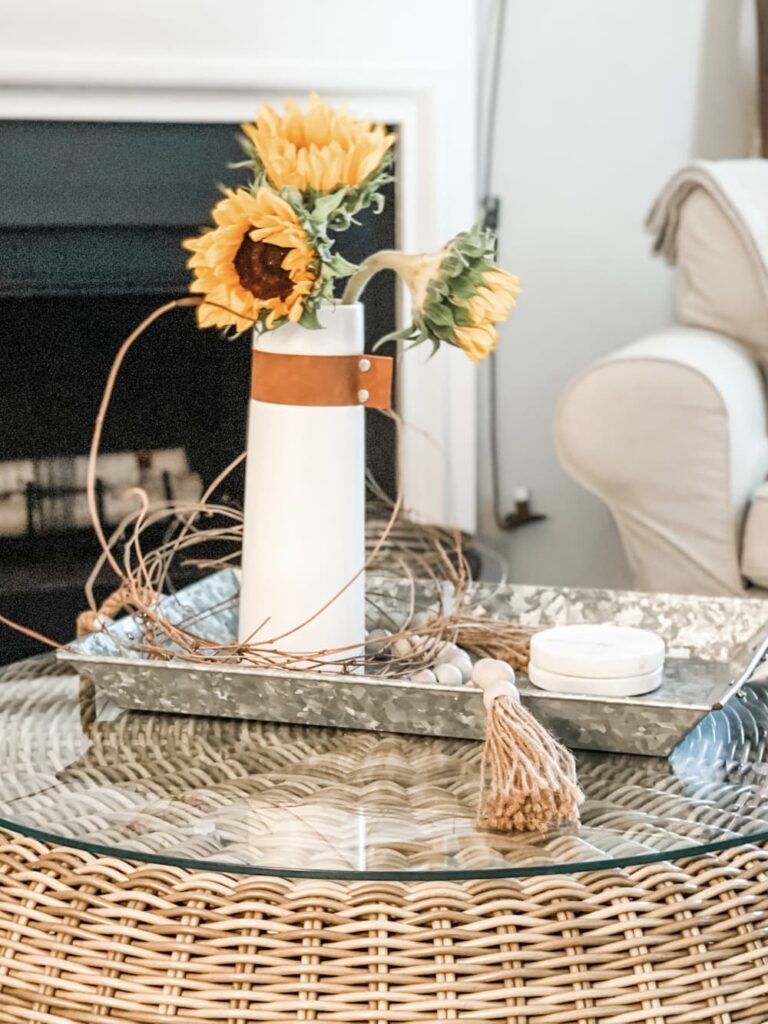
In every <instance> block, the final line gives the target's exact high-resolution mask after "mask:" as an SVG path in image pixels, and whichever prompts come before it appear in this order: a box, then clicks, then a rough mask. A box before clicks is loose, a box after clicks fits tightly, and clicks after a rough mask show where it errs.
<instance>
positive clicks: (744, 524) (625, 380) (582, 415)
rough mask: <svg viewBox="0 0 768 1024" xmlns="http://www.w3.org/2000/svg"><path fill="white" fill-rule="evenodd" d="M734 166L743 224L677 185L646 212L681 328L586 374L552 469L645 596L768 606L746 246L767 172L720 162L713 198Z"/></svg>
mask: <svg viewBox="0 0 768 1024" xmlns="http://www.w3.org/2000/svg"><path fill="white" fill-rule="evenodd" d="M739 163H743V164H746V163H750V164H751V166H750V167H748V168H747V169H746V170H747V174H748V175H749V176H751V178H750V180H754V181H756V182H757V187H756V189H755V188H752V189H751V190H747V191H748V192H749V193H750V197H749V202H750V203H752V207H751V209H750V210H748V211H747V212H748V216H747V217H746V218H745V217H744V216H743V213H744V210H743V209H742V210H739V208H738V205H739V204H738V202H737V203H736V204H735V208H734V204H733V203H732V202H731V199H730V197H729V196H728V195H727V194H725V195H724V194H723V193H724V192H725V193H727V191H728V189H727V188H726V189H725V190H723V189H722V188H720V189H719V191H718V188H715V189H710V188H708V187H707V186H706V181H704V184H701V183H700V181H699V183H694V185H693V187H691V184H690V181H688V182H687V187H685V188H684V189H683V190H682V192H681V190H680V182H679V181H678V183H677V191H675V188H674V187H672V186H674V185H675V182H674V181H673V183H671V186H670V187H668V189H667V190H666V193H665V194H663V195H662V197H661V199H660V201H659V203H657V207H656V208H655V209H654V211H652V214H651V221H650V223H651V227H652V229H654V230H655V232H656V233H657V248H659V249H664V247H665V246H666V248H667V251H666V255H667V256H668V257H670V259H671V260H673V261H675V262H677V264H678V294H677V316H678V319H679V320H680V322H681V323H680V325H679V326H674V327H670V328H668V329H667V330H663V331H660V332H658V333H656V334H654V335H652V336H651V337H648V338H645V339H644V340H642V341H639V342H637V343H635V344H633V345H630V346H628V347H627V348H624V349H622V350H621V351H619V352H617V353H615V354H613V355H611V356H610V357H609V358H607V359H603V360H601V361H600V362H598V363H596V364H595V365H593V366H591V367H590V368H589V369H587V370H586V371H585V372H584V373H582V374H581V375H580V376H579V377H578V378H577V379H576V380H575V381H573V382H572V383H571V384H570V385H569V387H568V388H567V390H566V392H565V394H564V395H563V397H562V399H561V401H560V404H559V408H558V411H557V415H556V421H555V437H556V445H557V450H558V454H559V457H560V460H561V462H562V465H563V466H564V468H565V469H566V470H567V471H568V472H569V473H570V474H571V475H572V476H573V477H574V478H575V479H576V480H578V481H579V482H580V483H581V484H583V485H584V486H585V487H586V488H588V489H589V490H590V491H592V492H593V493H595V494H596V495H598V496H599V497H600V498H602V499H603V501H605V503H606V504H607V505H608V507H609V509H610V510H611V513H612V514H613V517H614V519H615V521H616V524H617V526H618V529H619V532H620V535H621V538H622V541H623V544H624V548H625V551H626V555H627V559H628V561H629V564H630V567H631V570H632V572H633V575H634V578H635V583H636V585H637V587H638V588H640V589H643V590H652V591H672V592H688V593H707V594H724V593H730V594H741V593H743V592H744V591H745V590H747V589H749V590H750V593H751V594H752V595H753V596H757V594H758V593H760V590H761V589H762V590H763V591H764V592H765V594H766V595H768V485H766V484H765V480H766V476H768V430H767V428H766V418H767V410H766V395H765V386H764V374H763V370H762V368H761V362H763V363H764V362H765V360H766V359H767V358H768V288H767V287H766V280H768V273H767V272H766V270H765V261H764V253H763V252H762V251H761V248H760V245H761V240H760V239H757V241H755V239H754V238H753V239H752V242H751V244H750V238H749V232H747V233H746V234H745V226H746V227H750V226H751V224H754V223H755V219H754V218H755V210H756V209H758V212H759V207H760V204H761V203H762V216H763V218H764V219H765V222H766V223H768V174H766V170H767V168H768V165H766V161H750V162H747V161H743V162H738V161H730V162H728V164H729V167H728V168H726V173H725V176H724V179H723V176H721V177H720V180H719V182H716V184H717V185H718V186H722V184H723V180H725V184H726V185H728V180H729V179H728V175H729V174H731V176H733V175H736V177H738V173H739V168H738V167H736V166H735V165H737V164H739ZM755 165H760V166H758V167H755ZM701 166H702V165H699V169H700V168H701ZM722 166H723V165H718V167H717V170H718V172H719V170H720V167H722ZM697 175H698V176H699V177H700V175H699V174H698V172H697ZM763 183H764V187H763ZM665 197H666V202H667V208H666V210H664V209H662V210H661V211H660V209H659V206H660V204H662V205H663V203H664V201H665ZM675 198H676V199H677V202H676V203H675V202H674V201H673V200H674V199H675ZM739 199H743V196H742V197H739ZM749 216H751V217H752V222H751V224H750V223H749ZM672 217H673V218H674V222H673V223H670V218H672ZM654 218H656V223H655V224H654ZM757 223H758V228H759V220H758V222H757ZM663 232H666V234H665V235H664V237H663V238H662V233H663ZM755 588H758V589H755Z"/></svg>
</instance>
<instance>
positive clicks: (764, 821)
mask: <svg viewBox="0 0 768 1024" xmlns="http://www.w3.org/2000/svg"><path fill="white" fill-rule="evenodd" d="M57 673H58V674H57ZM61 673H62V669H61V668H58V669H57V668H56V666H55V664H54V663H52V662H51V661H50V660H45V659H43V660H35V661H32V662H27V663H25V664H23V665H19V666H15V667H14V668H12V669H8V670H5V672H4V673H3V675H2V677H0V751H1V754H0V826H2V829H3V832H2V848H1V850H0V1020H1V1021H3V1022H13V1024H21V1022H24V1024H30V1022H33V1024H62V1022H70V1021H73V1022H75V1021H76V1022H81V1024H108V1022H113V1021H120V1022H123V1024H169V1022H170V1021H173V1024H246V1022H255V1021H267V1022H286V1024H287V1022H292V1024H293V1022H295V1021H323V1022H329V1024H330V1022H337V1024H353V1022H354V1024H368V1022H393V1024H395V1022H399V1024H410V1022H413V1024H416V1022H425V1021H430V1022H431V1021H442V1020H449V1021H450V1020H462V1021H475V1022H477V1021H503V1022H510V1024H640V1022H643V1024H646V1022H647V1024H687V1022H694V1021H705V1022H712V1024H735V1022H744V1024H746V1022H750V1024H765V1022H766V1021H768V853H766V851H765V849H764V848H763V845H762V844H763V843H764V842H768V802H766V786H767V785H768V757H767V756H766V737H768V700H767V699H766V696H765V695H764V693H763V691H762V689H761V688H760V686H758V685H756V686H754V687H752V688H747V689H746V690H745V691H744V693H743V695H742V698H740V699H737V700H736V701H734V702H733V703H732V704H731V705H729V706H728V708H727V709H726V710H724V711H721V712H716V713H714V714H712V715H711V716H709V718H707V719H706V720H705V721H704V723H702V725H701V726H700V727H699V728H698V729H697V730H696V732H695V733H694V734H692V735H691V736H690V737H689V738H688V740H687V741H686V742H685V743H684V744H683V745H682V746H681V747H680V748H678V750H677V751H676V753H675V755H674V756H673V758H672V759H671V760H670V761H662V760H654V759H649V758H628V757H621V756H617V755H589V754H581V755H579V768H580V776H581V780H582V783H583V785H584V788H585V790H586V793H587V797H588V799H587V803H586V805H585V807H584V813H583V824H582V826H581V827H580V828H579V829H578V830H566V831H563V832H560V833H558V834H553V835H549V836H546V837H531V836H504V835H493V834H488V833H484V832H481V831H479V830H478V829H477V828H476V827H475V824H474V813H475V808H476V806H477V801H478V785H479V754H480V748H479V746H478V745H477V744H475V743H472V742H468V741H458V740H445V739H443V740H434V739H424V738H413V737H398V736H381V735H375V734H372V733H356V732H338V731H333V730H324V729H310V728H300V727H290V728H289V727H283V726H270V725H263V724H262V725H260V724H256V723H249V722H242V721H240V722H237V721H231V720H215V719H202V718H182V717H172V716H161V715H150V714H141V713H136V712H121V711H119V710H118V709H116V708H114V707H112V706H109V705H107V704H105V703H104V702H103V700H102V698H98V699H96V698H95V697H94V694H93V692H92V691H91V690H90V688H89V687H88V685H87V684H84V683H82V682H81V681H80V680H79V679H78V678H77V677H76V676H74V675H72V674H67V675H62V674H61Z"/></svg>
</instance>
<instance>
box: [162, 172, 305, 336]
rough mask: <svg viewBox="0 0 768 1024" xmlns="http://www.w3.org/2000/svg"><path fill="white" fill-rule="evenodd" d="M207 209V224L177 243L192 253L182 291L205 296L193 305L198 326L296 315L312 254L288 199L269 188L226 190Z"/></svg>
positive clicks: (240, 327)
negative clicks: (187, 280) (187, 287)
mask: <svg viewBox="0 0 768 1024" xmlns="http://www.w3.org/2000/svg"><path fill="white" fill-rule="evenodd" d="M212 216H213V220H214V223H215V225H216V226H215V227H214V228H212V229H209V230H207V231H205V232H204V233H203V234H201V235H199V236H197V237H196V238H188V239H187V240H186V241H184V242H183V243H182V245H183V246H184V248H185V249H187V250H188V251H189V252H191V253H192V255H191V256H190V258H189V259H188V261H187V266H188V267H189V268H190V269H191V270H192V271H193V272H194V275H195V277H194V280H193V282H192V284H191V286H190V290H191V291H193V292H198V293H200V294H202V295H203V296H204V297H205V299H206V300H207V301H206V302H203V303H202V304H201V305H200V306H198V309H197V320H198V324H199V326H200V327H234V328H235V330H236V331H237V332H238V333H241V332H242V331H245V330H247V329H248V328H249V327H252V326H254V324H256V323H259V324H261V325H262V326H263V327H264V328H265V329H266V330H270V329H271V328H273V327H275V326H277V325H278V324H279V323H280V322H283V321H285V320H289V321H291V322H294V323H295V322H296V321H298V320H300V319H301V318H302V315H303V314H304V310H305V305H306V304H307V302H308V300H310V299H311V298H312V297H313V293H314V292H315V289H316V285H317V283H318V264H319V262H320V260H319V256H318V252H317V249H316V247H315V246H314V245H313V242H312V240H311V239H310V237H309V235H308V233H307V230H306V229H305V227H304V226H303V225H302V223H301V221H300V220H299V217H298V216H297V214H296V213H295V212H294V210H293V209H292V208H291V206H290V205H289V204H288V203H287V202H286V201H285V200H284V199H282V198H281V197H280V196H278V195H276V194H275V193H274V192H273V191H272V190H271V189H269V188H260V189H259V190H258V191H257V192H256V193H255V194H254V193H252V192H248V191H246V190H245V189H237V190H236V191H231V190H228V191H227V192H226V193H225V195H224V198H223V199H221V200H220V201H219V202H218V203H217V204H216V205H215V206H214V208H213V211H212ZM221 307H225V308H221Z"/></svg>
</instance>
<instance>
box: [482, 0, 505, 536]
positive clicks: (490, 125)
mask: <svg viewBox="0 0 768 1024" xmlns="http://www.w3.org/2000/svg"><path fill="white" fill-rule="evenodd" d="M506 14H507V0H496V5H495V11H494V18H493V22H494V27H493V40H492V49H491V75H490V80H489V85H488V97H487V101H486V119H485V125H484V137H483V144H484V145H483V150H484V151H483V153H482V165H481V168H480V193H481V197H482V198H481V211H482V221H483V227H486V228H490V229H491V230H493V231H494V232H496V233H498V230H499V224H500V220H501V217H500V202H499V197H498V196H495V195H492V193H491V183H492V175H493V161H494V155H495V147H496V127H497V124H496V121H497V114H498V106H499V82H500V78H501V60H502V47H503V43H504V25H505V23H506ZM496 244H497V247H498V234H497V240H496ZM489 363H490V365H489V401H488V419H489V449H490V451H489V455H490V462H491V499H492V504H493V515H494V519H495V521H496V525H497V527H498V528H499V529H500V530H507V529H509V528H510V526H509V523H508V517H507V516H506V515H505V514H504V513H503V512H502V510H501V454H500V451H499V419H498V362H497V355H496V353H495V352H492V353H491V358H490V361H489Z"/></svg>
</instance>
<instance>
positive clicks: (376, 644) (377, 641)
mask: <svg viewBox="0 0 768 1024" xmlns="http://www.w3.org/2000/svg"><path fill="white" fill-rule="evenodd" d="M390 636H392V634H391V633H390V631H389V630H388V629H372V630H371V632H370V633H369V634H368V639H367V640H366V642H365V650H366V652H367V653H368V654H371V655H373V656H374V657H375V656H376V655H377V654H383V652H384V650H385V649H386V646H387V640H388V638H389V637H390Z"/></svg>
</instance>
